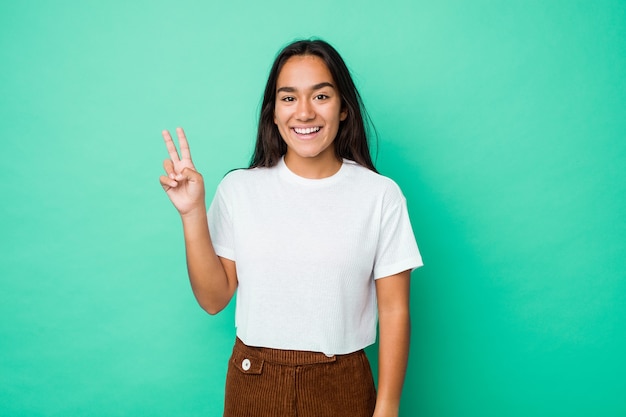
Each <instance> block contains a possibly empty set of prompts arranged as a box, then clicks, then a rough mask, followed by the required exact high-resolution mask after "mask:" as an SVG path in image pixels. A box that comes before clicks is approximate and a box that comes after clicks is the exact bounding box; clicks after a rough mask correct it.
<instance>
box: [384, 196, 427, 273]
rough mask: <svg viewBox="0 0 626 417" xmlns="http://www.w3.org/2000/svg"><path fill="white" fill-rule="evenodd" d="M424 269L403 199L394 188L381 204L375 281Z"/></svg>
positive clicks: (404, 199)
mask: <svg viewBox="0 0 626 417" xmlns="http://www.w3.org/2000/svg"><path fill="white" fill-rule="evenodd" d="M422 265H423V262H422V256H421V254H420V252H419V249H418V247H417V242H416V241H415V235H414V234H413V228H412V227H411V221H410V219H409V213H408V210H407V205H406V198H405V197H404V195H403V194H402V192H401V191H400V189H399V188H398V187H397V185H396V187H395V189H394V190H393V192H391V193H389V195H388V199H387V201H386V202H385V204H384V207H383V211H382V216H381V223H380V234H379V239H378V246H377V249H376V258H375V260H374V279H379V278H384V277H388V276H390V275H394V274H398V273H400V272H403V271H406V270H413V269H415V268H418V267H420V266H422Z"/></svg>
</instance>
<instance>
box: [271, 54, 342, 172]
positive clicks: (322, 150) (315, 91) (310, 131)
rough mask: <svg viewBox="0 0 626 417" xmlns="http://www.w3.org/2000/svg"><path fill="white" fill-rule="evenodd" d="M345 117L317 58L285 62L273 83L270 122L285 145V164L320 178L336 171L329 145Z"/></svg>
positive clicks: (332, 84) (331, 147)
mask: <svg viewBox="0 0 626 417" xmlns="http://www.w3.org/2000/svg"><path fill="white" fill-rule="evenodd" d="M346 116H347V112H346V111H345V110H342V108H341V97H340V96H339V92H338V91H337V89H336V86H335V81H334V80H333V77H332V75H331V74H330V71H329V70H328V67H327V66H326V64H325V63H324V61H323V60H322V59H321V58H319V57H317V56H315V55H297V56H293V57H291V58H289V59H288V60H287V62H285V64H284V65H283V68H282V70H281V71H280V73H279V74H278V79H277V82H276V103H275V105H274V123H276V126H278V131H279V132H280V135H281V136H282V138H283V140H284V141H285V143H286V144H287V154H286V155H285V163H286V164H287V166H288V167H289V168H290V169H291V170H292V171H293V172H295V173H296V174H299V175H302V176H308V177H311V178H313V177H318V178H321V177H324V176H329V175H332V174H333V173H334V172H336V170H337V169H339V166H340V161H338V160H337V158H336V156H335V149H334V144H333V142H334V140H335V137H336V136H337V131H338V130H339V123H341V122H342V121H343V120H345V119H346Z"/></svg>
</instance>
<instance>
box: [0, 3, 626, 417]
mask: <svg viewBox="0 0 626 417" xmlns="http://www.w3.org/2000/svg"><path fill="white" fill-rule="evenodd" d="M314 35H315V36H319V37H322V38H324V39H326V40H328V41H330V42H331V43H333V44H334V45H335V46H336V47H337V49H338V50H339V51H340V52H341V53H342V55H343V56H344V58H345V59H346V61H347V62H348V64H349V66H350V68H351V69H352V71H353V74H354V77H355V80H356V82H357V84H358V86H359V88H360V90H361V93H362V95H363V97H364V99H365V102H366V105H367V107H368V109H369V111H370V113H371V116H372V118H373V120H374V122H375V124H376V127H377V129H378V131H379V133H380V141H379V146H378V148H377V151H378V158H377V166H378V168H379V169H380V171H381V172H382V173H384V174H385V175H388V176H390V177H392V178H394V179H395V180H396V181H397V182H398V183H399V184H400V186H401V187H402V188H403V190H404V192H405V194H406V196H407V199H408V204H409V209H410V212H411V216H412V221H413V225H414V229H415V234H416V236H417V239H418V243H419V245H420V247H421V250H422V252H423V256H424V260H425V263H426V266H425V267H424V268H422V269H420V270H418V271H416V272H415V273H414V274H413V281H412V284H413V285H412V316H413V343H412V347H411V358H410V363H409V369H408V376H407V381H406V385H405V392H404V398H403V404H402V413H401V414H402V416H404V417H411V416H437V417H474V416H476V417H478V416H480V417H488V416H580V417H583V416H584V417H588V416H591V415H597V416H607V417H608V416H611V417H612V416H624V415H626V400H625V399H624V393H625V392H626V377H625V376H624V375H625V374H626V334H625V333H626V277H625V272H624V267H625V266H626V263H625V259H626V220H625V213H626V197H625V196H626V185H625V184H626V170H625V162H626V111H625V109H626V3H625V2H624V1H621V0H614V1H609V0H601V1H550V0H541V1H539V0H537V1H531V0H528V1H521V0H508V1H486V0H485V1H467V0H439V1H434V0H433V1H401V0H387V1H372V0H364V1H360V2H356V1H353V2H341V1H335V0H332V1H331V0H320V1H316V2H293V1H279V0H266V1H255V2H253V1H247V2H242V1H237V0H235V1H231V2H214V1H192V0H179V1H176V2H174V1H172V2H167V1H117V2H106V3H105V2H103V1H102V2H96V1H20V2H17V1H15V2H9V1H3V2H2V4H1V5H0V135H1V136H0V138H1V139H0V140H1V143H0V149H1V151H2V161H1V162H0V180H1V182H0V184H1V185H2V187H1V194H0V232H1V240H0V317H1V324H0V414H1V415H2V416H78V415H81V416H138V415H147V416H218V415H221V414H220V413H221V406H222V395H223V380H224V376H225V370H226V365H225V363H226V361H227V358H228V356H229V354H230V347H231V345H232V342H233V338H234V328H233V303H231V305H230V306H229V307H228V309H227V310H226V311H225V312H223V313H221V314H220V315H218V316H215V317H210V316H208V315H206V314H205V313H204V312H203V311H202V310H201V309H200V308H199V307H198V306H197V305H196V304H195V301H194V299H193V296H192V293H191V290H190V288H189V285H188V282H187V278H186V274H185V264H184V248H183V242H182V234H181V227H180V221H179V220H178V217H177V214H176V212H175V210H174V208H173V207H172V206H171V204H170V203H169V202H168V200H167V198H166V196H165V195H164V193H163V191H162V190H161V188H160V186H159V184H158V176H159V175H160V174H161V162H162V160H163V159H164V158H165V157H166V151H165V147H164V145H163V143H162V139H161V137H160V131H161V130H162V129H165V128H167V129H170V130H173V129H174V128H175V127H176V126H179V125H182V126H183V127H185V129H186V131H187V133H188V137H189V139H190V143H191V147H192V152H193V155H194V158H195V160H196V164H197V167H198V169H199V170H200V171H201V172H202V173H203V174H204V177H205V179H206V183H207V188H208V190H209V191H208V196H207V197H208V198H211V196H212V192H213V190H214V189H215V186H216V184H217V183H218V182H219V180H220V179H221V177H222V176H223V175H224V174H225V173H226V172H227V171H228V170H229V169H231V168H234V167H241V166H245V165H246V163H247V161H248V159H249V157H250V153H251V150H252V146H253V143H254V135H255V124H256V117H257V110H258V107H259V102H260V99H261V94H262V90H263V86H264V82H265V78H266V76H267V72H268V70H269V67H270V65H271V62H272V59H273V57H274V55H275V53H276V52H277V51H278V49H279V48H280V47H281V46H283V45H284V44H285V43H287V42H289V41H291V40H293V39H295V38H298V37H309V36H314ZM368 350H369V353H372V354H373V353H375V350H373V349H368ZM373 362H374V366H376V361H375V360H374V361H373Z"/></svg>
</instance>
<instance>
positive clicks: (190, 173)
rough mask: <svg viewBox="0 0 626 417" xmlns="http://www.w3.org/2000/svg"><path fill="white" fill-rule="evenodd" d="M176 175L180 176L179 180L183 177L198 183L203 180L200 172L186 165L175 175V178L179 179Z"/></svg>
mask: <svg viewBox="0 0 626 417" xmlns="http://www.w3.org/2000/svg"><path fill="white" fill-rule="evenodd" d="M178 177H180V179H181V180H182V179H185V180H187V181H189V182H198V183H202V182H203V179H202V174H200V173H199V172H198V171H196V170H195V169H192V168H188V167H187V168H184V169H183V170H182V172H181V173H180V174H178V175H177V178H176V179H177V180H178V179H179V178H178Z"/></svg>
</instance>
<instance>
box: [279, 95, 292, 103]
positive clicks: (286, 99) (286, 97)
mask: <svg viewBox="0 0 626 417" xmlns="http://www.w3.org/2000/svg"><path fill="white" fill-rule="evenodd" d="M294 100H295V99H294V98H293V97H290V96H285V97H283V98H281V101H288V102H289V101H294Z"/></svg>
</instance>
